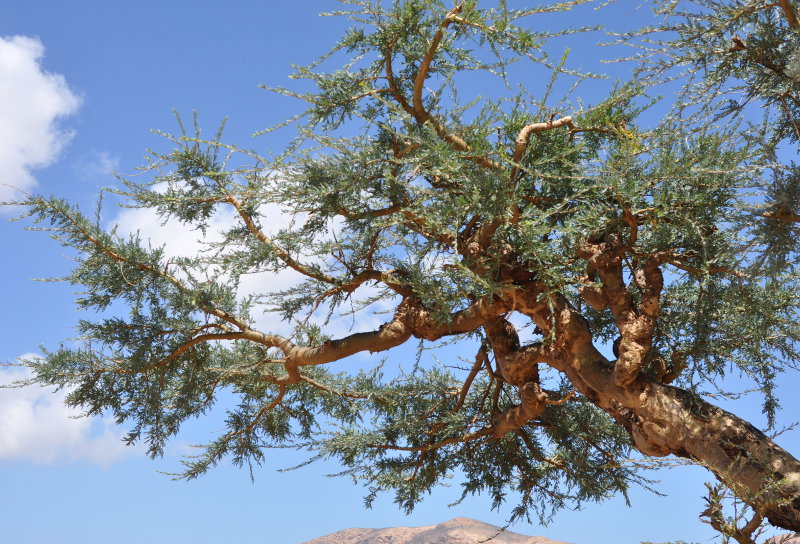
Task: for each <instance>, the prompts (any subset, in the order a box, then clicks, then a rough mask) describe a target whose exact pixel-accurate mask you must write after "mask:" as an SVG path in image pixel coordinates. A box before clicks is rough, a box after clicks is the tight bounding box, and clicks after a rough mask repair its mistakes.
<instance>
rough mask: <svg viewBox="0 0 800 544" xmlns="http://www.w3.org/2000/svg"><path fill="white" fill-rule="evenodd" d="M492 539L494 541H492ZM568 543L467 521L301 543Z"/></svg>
mask: <svg viewBox="0 0 800 544" xmlns="http://www.w3.org/2000/svg"><path fill="white" fill-rule="evenodd" d="M492 537H494V538H492ZM490 538H491V540H489V541H488V542H487V544H567V543H565V542H560V541H557V540H550V539H549V538H544V537H541V536H525V535H521V534H518V533H512V532H511V531H502V530H501V529H500V528H499V527H495V526H494V525H490V524H488V523H483V522H481V521H476V520H474V519H468V518H455V519H451V520H450V521H446V522H444V523H439V524H438V525H426V526H424V527H390V528H386V529H345V530H343V531H338V532H336V533H331V534H329V535H326V536H323V537H320V538H315V539H314V540H309V541H308V542H304V543H303V544H479V543H480V542H484V541H486V540H487V539H490Z"/></svg>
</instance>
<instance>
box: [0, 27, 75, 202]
mask: <svg viewBox="0 0 800 544" xmlns="http://www.w3.org/2000/svg"><path fill="white" fill-rule="evenodd" d="M43 55H44V46H43V45H42V43H41V42H40V41H39V40H38V39H36V38H30V37H27V36H11V37H10V38H3V37H0V201H2V200H8V199H10V198H13V197H14V196H18V194H15V193H16V191H14V189H13V188H16V189H22V190H28V189H30V188H31V187H33V186H34V185H35V184H36V179H35V178H34V176H33V174H32V173H31V171H32V170H33V169H35V168H39V167H42V166H46V165H47V164H49V163H51V162H52V161H53V160H54V159H55V158H56V157H57V155H58V153H59V151H60V150H61V149H62V148H63V147H64V145H65V144H66V143H67V142H68V141H69V139H70V137H71V133H70V132H68V131H65V130H63V129H61V128H60V127H59V126H58V120H59V119H60V118H62V117H64V116H67V115H71V114H74V113H75V112H76V111H77V109H78V107H79V106H80V99H79V98H78V96H76V95H75V94H74V93H73V92H72V91H71V90H70V89H69V87H67V83H66V81H65V79H64V77H63V76H61V75H59V74H51V73H48V72H45V71H44V70H43V69H42V66H41V64H40V61H41V58H42V56H43ZM12 187H13V188H12Z"/></svg>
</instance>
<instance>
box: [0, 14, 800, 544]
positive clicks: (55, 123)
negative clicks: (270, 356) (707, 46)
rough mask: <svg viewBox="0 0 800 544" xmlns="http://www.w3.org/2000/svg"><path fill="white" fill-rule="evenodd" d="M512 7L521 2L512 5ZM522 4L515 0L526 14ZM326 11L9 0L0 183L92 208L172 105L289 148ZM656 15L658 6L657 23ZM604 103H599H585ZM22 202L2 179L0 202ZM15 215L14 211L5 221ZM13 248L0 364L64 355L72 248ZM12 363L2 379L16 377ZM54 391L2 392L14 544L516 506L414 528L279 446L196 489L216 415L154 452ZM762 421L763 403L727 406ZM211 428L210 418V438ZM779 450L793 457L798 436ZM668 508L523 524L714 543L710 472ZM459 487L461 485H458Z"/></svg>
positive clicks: (325, 468) (257, 537)
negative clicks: (298, 88)
mask: <svg viewBox="0 0 800 544" xmlns="http://www.w3.org/2000/svg"><path fill="white" fill-rule="evenodd" d="M511 3H512V4H513V2H511ZM519 3H520V4H521V2H519ZM635 5H637V3H626V2H619V3H618V4H617V5H615V6H612V8H611V10H610V11H607V12H602V14H600V15H597V14H594V13H593V12H587V11H584V12H582V13H583V14H584V15H587V14H588V16H589V17H591V18H592V20H587V21H585V22H587V23H594V22H598V21H599V22H607V23H609V24H612V25H613V24H622V23H624V21H633V20H634V19H635V18H640V17H642V16H643V14H642V12H641V11H638V12H636V11H632V10H631V9H632V7H633V6H635ZM335 6H336V3H335V2H332V1H331V0H326V1H323V0H302V1H298V2H253V1H244V0H241V1H232V2H229V3H227V4H225V5H224V7H223V4H221V3H219V2H210V1H192V2H189V1H170V2H164V1H160V2H155V1H152V0H146V1H138V2H126V3H122V2H109V1H107V0H106V1H99V0H83V1H75V2H65V1H63V0H59V1H50V0H30V1H27V2H21V1H19V0H13V1H12V0H0V183H3V184H10V185H14V186H16V187H21V188H25V189H27V190H29V191H38V192H41V193H44V194H56V195H62V196H65V197H68V198H69V199H71V200H72V201H74V202H76V203H78V204H80V205H82V206H83V207H84V208H86V209H89V208H90V207H91V206H92V205H93V202H94V200H95V198H96V196H97V194H98V192H99V190H100V188H101V187H104V186H107V185H111V184H113V183H114V178H113V175H112V171H115V170H116V171H119V172H122V173H133V172H134V169H135V167H136V166H139V165H141V164H142V163H143V157H144V155H145V150H146V149H147V148H148V147H158V146H161V145H163V143H162V141H161V140H160V139H159V137H157V136H155V135H153V134H151V133H150V131H151V129H163V130H167V131H170V130H173V129H174V128H175V122H174V117H173V113H172V110H173V108H174V109H176V110H178V111H179V112H181V113H182V114H184V115H186V116H188V115H190V114H191V111H192V110H197V111H198V112H199V115H200V119H201V122H202V124H203V125H204V126H206V127H208V129H209V130H213V129H214V128H215V127H216V124H217V123H218V122H219V120H221V119H222V118H223V117H226V116H227V117H229V123H228V130H227V140H228V141H231V142H237V143H240V144H242V145H244V146H245V147H254V148H256V149H258V150H266V149H271V150H273V151H279V150H280V148H281V146H282V144H283V143H284V142H285V139H286V138H287V137H288V133H286V134H280V133H279V134H277V135H273V136H269V137H268V138H260V139H257V140H252V139H251V134H252V133H253V132H255V131H256V130H259V129H261V128H264V127H267V126H270V125H272V124H274V123H276V122H278V121H280V120H282V119H284V118H286V117H288V116H290V115H291V114H292V113H295V112H296V111H297V108H298V107H299V105H298V104H296V103H294V102H292V101H290V100H289V99H287V98H281V97H279V96H276V95H272V94H270V93H268V92H266V91H264V90H261V89H259V88H258V85H259V84H260V83H265V84H267V85H276V86H279V85H287V84H288V83H289V82H288V81H287V76H288V74H290V73H291V67H290V64H291V63H295V64H303V63H308V62H310V61H311V60H313V59H314V58H315V57H316V56H317V55H319V54H321V53H323V52H324V51H325V50H326V47H327V46H328V45H329V44H331V43H332V42H333V41H334V40H335V39H336V38H337V37H338V35H339V32H340V31H341V30H342V29H343V28H344V27H345V26H346V24H347V22H346V21H345V20H343V19H338V18H337V19H331V18H321V17H317V16H316V14H317V13H318V12H319V11H322V10H325V9H331V8H332V7H335ZM645 15H646V13H645ZM599 39H600V36H598V35H594V36H593V37H586V38H581V39H580V40H578V41H576V42H575V45H576V48H575V52H574V56H573V58H574V60H575V62H576V63H578V64H581V63H585V64H584V66H585V67H588V66H589V65H590V64H591V62H590V61H591V59H590V57H589V56H588V55H591V54H593V53H594V52H596V49H595V48H594V42H596V41H597V40H599ZM589 98H593V97H589ZM10 196H11V191H10V189H8V188H7V187H3V186H0V200H4V199H7V198H9V197H10ZM0 213H5V215H4V216H2V218H3V219H6V218H8V217H9V215H8V211H7V210H6V211H5V212H0ZM106 215H107V220H108V221H109V222H119V223H121V224H122V225H123V226H124V227H125V228H128V229H133V230H135V229H137V228H138V229H141V230H142V231H143V232H145V233H146V234H147V235H150V236H152V237H154V238H155V239H165V238H170V239H171V240H172V243H176V242H182V243H183V244H184V249H186V247H188V245H189V244H190V242H191V240H189V239H188V238H186V235H185V234H177V233H175V232H173V231H165V230H163V229H160V227H159V226H158V224H157V223H154V222H153V220H152V217H149V216H147V215H146V214H137V213H134V212H130V211H128V212H121V211H117V210H113V209H110V210H107V212H106ZM0 244H2V247H3V248H4V249H5V260H6V263H5V265H4V266H2V267H0V275H2V283H0V285H2V286H3V287H2V293H3V301H4V308H5V311H4V312H1V313H0V319H2V322H1V323H0V335H1V336H0V361H12V360H14V359H15V358H17V357H19V356H20V355H23V354H26V353H31V352H35V351H36V350H37V347H38V346H39V345H45V346H50V347H53V346H55V345H57V343H58V342H59V341H60V340H63V339H65V338H69V337H70V336H71V335H73V330H72V328H71V327H72V326H73V325H74V324H75V322H76V321H77V319H78V315H77V314H76V312H75V311H74V309H73V306H72V298H73V294H72V292H71V289H70V288H69V286H67V285H63V284H59V283H38V282H33V281H30V279H31V278H37V277H46V276H58V275H59V274H62V273H64V272H65V271H66V270H68V268H69V266H70V261H69V259H68V256H66V255H65V254H64V251H63V250H62V249H61V248H59V247H58V246H57V245H55V244H54V243H52V242H51V241H50V240H49V239H48V238H47V237H46V236H44V235H42V234H40V233H32V232H28V231H25V230H23V225H21V224H19V223H6V222H5V221H3V223H2V224H0ZM14 372H18V371H13V372H12V371H10V370H0V380H3V381H5V382H8V381H9V380H10V379H12V378H13V377H15V376H18V374H14ZM784 378H785V379H784V380H783V384H784V386H783V388H782V390H781V391H779V393H784V394H786V395H789V396H790V398H788V399H787V400H786V402H785V407H786V409H785V410H784V413H783V414H782V421H783V423H784V424H786V423H789V422H791V421H792V414H793V413H794V414H797V413H800V405H798V402H797V400H796V399H794V398H791V395H793V394H794V396H795V397H796V394H795V390H796V387H797V385H798V384H800V380H798V375H797V373H796V372H795V373H789V374H786V375H785V377H784ZM60 398H61V396H60V394H58V393H56V394H53V393H50V392H48V391H42V390H38V389H30V388H29V389H24V390H7V389H3V390H0V485H2V488H3V493H2V494H0V534H2V535H3V539H2V540H3V541H5V542H13V543H15V544H25V543H31V544H33V543H41V542H59V543H64V544H71V543H81V544H93V543H98V544H99V543H105V544H127V543H131V544H132V543H140V542H155V543H158V542H165V543H166V542H169V543H171V544H184V543H189V542H192V543H205V542H217V541H219V540H220V539H223V538H224V539H226V540H228V541H234V542H240V543H281V544H284V543H285V544H297V543H300V542H303V541H306V540H309V539H312V538H314V537H317V536H321V535H323V534H326V533H329V532H333V531H336V530H340V529H344V528H347V527H382V526H394V525H426V524H431V523H437V522H441V521H444V520H447V519H450V518H453V517H456V516H466V517H471V518H475V519H480V520H482V521H486V522H489V523H494V524H497V525H503V524H504V520H505V519H506V518H507V517H508V515H509V512H508V511H500V512H493V511H491V510H490V509H489V501H488V499H485V498H475V499H470V500H467V501H465V502H464V503H463V504H461V505H459V506H457V507H454V508H448V507H447V505H448V503H450V502H451V501H452V500H453V499H454V498H455V497H456V496H457V490H456V489H446V488H445V489H442V490H441V491H439V492H437V493H435V494H433V495H432V496H431V497H430V498H429V499H428V500H427V501H426V502H425V503H423V504H422V505H421V506H420V507H418V509H417V511H416V512H414V513H413V514H412V515H410V516H405V515H404V514H403V513H402V512H400V511H399V510H398V509H397V508H396V507H395V506H394V505H393V504H392V503H391V500H390V498H388V497H384V498H382V499H381V500H379V501H378V502H377V503H376V505H375V507H374V508H373V509H372V510H364V509H363V508H362V502H361V499H362V497H363V495H364V491H363V490H362V489H360V488H358V487H356V486H353V485H352V484H351V483H350V482H349V481H347V480H345V479H341V478H325V477H323V475H324V474H328V473H332V472H336V470H337V467H336V466H335V465H312V466H310V467H306V468H304V469H301V470H298V471H293V472H288V473H287V472H277V471H276V470H275V468H282V467H287V466H292V465H294V464H297V463H298V462H299V461H302V460H303V459H304V457H303V456H302V455H301V454H299V453H297V452H293V451H286V452H277V453H276V454H275V455H274V456H273V463H272V464H271V465H270V466H265V467H263V468H261V469H259V470H257V471H256V473H255V483H251V482H250V479H249V475H248V474H247V472H246V471H240V470H237V469H235V468H233V467H230V466H227V465H223V466H221V467H219V468H217V469H214V470H212V471H211V472H210V473H209V474H208V475H207V476H205V477H203V478H201V479H199V480H196V481H192V482H183V481H173V480H172V479H170V477H168V476H166V475H164V474H162V472H170V471H174V470H177V469H178V460H179V459H180V456H181V455H184V454H186V453H191V448H189V447H188V444H190V443H197V442H203V441H205V440H207V439H209V438H210V437H211V436H212V435H211V434H210V433H211V432H213V431H214V430H216V429H218V428H219V421H215V420H214V417H211V418H210V419H207V420H202V421H198V422H196V423H193V424H192V425H189V426H188V427H187V429H186V430H185V432H184V433H183V434H182V435H181V437H179V439H177V440H175V441H174V443H173V444H172V445H171V447H170V448H169V449H168V451H167V455H166V456H165V457H164V458H162V459H157V460H155V461H151V460H150V459H148V458H147V457H145V456H144V455H143V453H142V450H141V449H140V448H137V447H133V448H124V447H122V446H121V444H120V441H119V437H120V436H121V434H122V430H120V429H118V428H116V427H115V426H114V425H113V424H112V423H111V422H110V421H109V420H103V419H93V420H90V419H85V418H84V419H70V417H69V416H71V415H74V414H72V413H70V412H69V411H68V410H67V409H65V408H63V407H62V406H61V405H60V404H59V399H60ZM729 408H730V409H732V410H734V411H736V412H737V413H739V414H740V415H743V416H745V417H750V418H752V419H753V421H754V422H755V423H756V424H761V423H763V418H762V417H761V416H760V414H759V410H758V405H757V402H750V401H743V402H740V403H738V404H734V405H729ZM215 425H217V426H216V427H215ZM780 443H781V444H782V445H783V446H784V447H786V448H787V449H789V451H793V452H795V453H798V452H800V432H798V431H793V432H789V433H787V434H786V435H784V436H783V437H782V438H781V439H780ZM654 476H656V477H657V478H659V479H661V480H662V486H661V487H660V488H659V489H660V490H661V491H662V492H663V493H666V495H667V496H665V497H659V496H656V495H653V494H651V493H648V492H646V491H643V490H634V492H633V494H632V502H633V505H632V507H631V508H627V507H626V506H625V505H624V502H623V501H622V500H621V499H619V498H617V499H612V500H610V501H608V502H606V503H603V504H601V505H587V506H586V508H585V509H584V510H583V511H580V512H569V511H565V512H563V513H561V514H560V515H559V516H557V517H556V519H555V520H554V522H553V523H552V524H551V525H550V526H548V527H539V526H536V525H534V526H527V525H525V524H517V525H516V526H514V527H513V530H515V531H518V532H521V533H525V534H532V535H537V534H541V535H545V536H548V537H550V538H554V539H560V540H566V541H571V542H576V543H579V544H611V543H614V544H617V543H626V542H631V543H638V542H640V541H644V540H651V541H654V542H664V541H669V540H677V539H682V540H685V541H698V542H705V541H708V539H709V538H711V537H712V536H713V532H712V531H710V530H709V528H708V527H707V526H705V525H703V524H701V523H700V522H699V521H698V520H697V514H698V513H699V512H700V511H701V510H702V509H703V505H702V500H701V495H702V492H703V482H704V481H706V480H708V479H710V474H708V473H706V472H705V471H704V470H703V469H700V468H697V467H681V468H677V469H672V470H669V471H662V472H659V473H658V474H655V475H654ZM456 483H457V482H454V484H456Z"/></svg>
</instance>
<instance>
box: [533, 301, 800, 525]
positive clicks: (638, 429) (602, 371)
mask: <svg viewBox="0 0 800 544" xmlns="http://www.w3.org/2000/svg"><path fill="white" fill-rule="evenodd" d="M519 299H520V297H519V296H518V300H519ZM551 307H552V308H553V311H554V313H555V321H552V320H551V311H550V308H551ZM517 309H518V310H519V311H521V312H523V313H525V314H526V315H529V316H530V317H531V319H533V321H534V322H535V323H536V324H537V325H538V326H539V327H540V328H541V329H542V330H544V331H545V334H551V333H554V338H555V340H554V341H553V344H552V348H553V352H554V354H555V356H554V357H553V358H552V359H550V360H549V361H548V363H547V364H550V365H551V366H553V367H554V368H556V369H558V370H560V371H561V372H563V373H564V374H565V375H566V376H567V377H568V378H569V379H570V381H571V382H572V383H573V385H574V386H575V387H576V389H577V390H578V391H579V392H580V393H581V394H583V395H585V396H586V397H587V398H588V399H589V400H591V401H592V402H593V403H594V404H595V405H597V406H598V407H600V408H602V409H603V410H605V411H606V412H607V413H608V414H609V415H611V416H612V417H613V418H615V419H616V420H617V421H618V422H619V423H620V424H622V425H623V426H624V427H625V428H626V429H627V430H628V431H629V432H630V435H631V438H632V441H633V444H634V446H635V447H636V448H637V449H638V450H639V451H640V452H642V453H644V454H645V455H650V456H658V457H663V456H667V455H675V456H678V457H684V458H689V459H692V460H694V461H696V462H698V463H700V464H702V465H704V466H706V467H707V468H708V469H709V470H711V471H712V472H713V473H714V474H715V475H716V476H717V477H718V478H719V479H720V480H721V481H722V482H723V483H725V484H726V485H727V486H729V487H731V488H732V489H734V490H736V491H737V493H739V496H740V498H742V499H743V500H744V501H745V502H747V503H748V504H750V505H751V506H753V507H754V508H755V509H756V510H757V511H758V512H761V513H762V514H763V515H764V516H765V517H766V518H767V519H768V520H769V522H770V523H772V524H773V525H775V526H778V527H783V528H785V529H789V530H792V531H798V530H800V462H798V460H797V459H795V458H794V457H793V456H792V455H791V454H789V453H788V452H787V451H786V450H784V449H782V448H781V447H780V446H778V445H777V444H775V442H774V441H772V440H771V439H769V438H768V437H767V436H766V435H764V434H763V433H762V432H760V431H759V430H758V429H756V428H755V427H753V426H752V425H751V424H750V423H748V422H746V421H744V420H742V419H741V418H739V417H737V416H735V415H733V414H731V413H729V412H726V411H725V410H722V409H721V408H718V407H716V406H713V405H712V404H710V403H708V402H706V401H705V400H703V399H701V398H699V397H697V396H695V395H693V394H691V393H690V392H688V391H686V390H683V389H680V388H677V387H672V386H669V385H665V384H661V383H657V382H654V381H652V380H650V379H648V378H647V377H645V376H644V375H641V374H639V375H638V376H637V377H636V378H635V379H634V380H633V381H632V382H630V383H620V382H619V381H618V380H617V379H616V376H615V372H614V364H613V362H612V361H608V360H607V359H606V358H605V357H603V355H602V354H601V353H600V352H599V351H598V350H597V349H596V348H595V346H594V345H593V344H592V338H591V334H590V331H589V329H588V326H587V324H586V322H585V320H584V319H583V317H582V316H581V315H580V314H579V313H578V311H577V310H576V309H575V308H573V307H572V306H571V305H570V304H569V303H568V302H567V301H566V299H564V298H563V297H562V296H560V295H553V296H552V297H551V298H550V300H549V301H543V300H541V297H539V296H537V295H536V294H533V295H532V296H527V297H524V298H523V300H522V302H521V303H519V302H518V306H517ZM551 323H552V325H551ZM536 362H539V361H537V360H536V359H532V360H531V364H535V363H536Z"/></svg>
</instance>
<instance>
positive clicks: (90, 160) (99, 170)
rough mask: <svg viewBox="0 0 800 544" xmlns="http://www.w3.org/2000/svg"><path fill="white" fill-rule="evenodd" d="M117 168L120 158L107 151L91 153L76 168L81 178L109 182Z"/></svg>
mask: <svg viewBox="0 0 800 544" xmlns="http://www.w3.org/2000/svg"><path fill="white" fill-rule="evenodd" d="M117 168H119V157H118V156H117V155H113V154H111V153H108V152H107V151H91V152H89V153H87V154H85V155H84V156H83V157H82V158H81V159H79V161H78V162H77V163H76V164H75V166H74V169H75V171H76V172H77V173H78V175H80V177H81V178H83V179H84V180H91V181H93V180H102V181H109V178H111V176H113V174H114V171H116V170H117ZM111 179H113V178H111Z"/></svg>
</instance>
